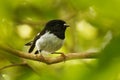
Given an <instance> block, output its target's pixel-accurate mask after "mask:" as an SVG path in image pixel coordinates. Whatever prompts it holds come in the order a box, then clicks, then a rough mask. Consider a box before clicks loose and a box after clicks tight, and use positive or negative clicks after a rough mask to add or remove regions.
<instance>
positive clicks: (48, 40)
mask: <svg viewBox="0 0 120 80" xmlns="http://www.w3.org/2000/svg"><path fill="white" fill-rule="evenodd" d="M63 42H64V40H62V39H59V38H58V37H57V36H55V35H54V34H52V33H50V32H46V33H45V34H44V35H42V36H41V37H40V39H38V40H37V41H36V48H37V49H38V50H43V51H46V52H50V53H52V52H55V51H57V50H58V49H60V48H61V47H62V45H63Z"/></svg>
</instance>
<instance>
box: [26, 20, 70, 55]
mask: <svg viewBox="0 0 120 80" xmlns="http://www.w3.org/2000/svg"><path fill="white" fill-rule="evenodd" d="M67 27H69V24H67V23H66V22H65V21H64V20H60V19H55V20H50V21H48V22H47V23H46V25H45V27H44V28H43V29H42V30H41V32H39V33H38V34H37V35H36V36H35V37H34V39H33V40H32V41H30V42H28V43H26V44H25V45H26V46H30V48H29V50H28V53H31V52H32V51H33V50H34V48H35V47H36V49H37V50H36V51H35V53H34V54H38V53H40V54H41V53H42V52H47V53H51V54H53V53H56V51H57V50H59V49H60V48H61V47H62V46H63V43H64V40H65V31H66V29H67ZM60 54H62V55H63V57H65V56H64V54H63V53H60Z"/></svg>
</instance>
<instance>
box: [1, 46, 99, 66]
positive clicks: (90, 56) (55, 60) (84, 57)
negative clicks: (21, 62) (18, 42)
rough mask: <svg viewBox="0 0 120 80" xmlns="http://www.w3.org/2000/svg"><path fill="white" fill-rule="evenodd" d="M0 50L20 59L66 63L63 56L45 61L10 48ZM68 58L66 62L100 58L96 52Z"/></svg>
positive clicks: (70, 54)
mask: <svg viewBox="0 0 120 80" xmlns="http://www.w3.org/2000/svg"><path fill="white" fill-rule="evenodd" d="M0 49H2V50H3V51H6V52H8V53H10V54H13V55H16V56H18V57H21V58H25V59H31V60H36V61H40V62H44V63H46V64H54V63H59V62H62V61H64V57H63V56H58V57H45V59H44V60H43V57H41V56H40V57H36V56H35V55H34V54H29V53H25V52H22V51H19V50H16V49H13V48H10V47H8V46H2V45H0ZM65 56H66V61H67V60H72V59H88V58H96V57H97V56H98V54H97V53H94V52H86V53H68V54H65Z"/></svg>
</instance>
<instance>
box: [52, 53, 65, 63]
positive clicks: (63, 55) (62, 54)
mask: <svg viewBox="0 0 120 80" xmlns="http://www.w3.org/2000/svg"><path fill="white" fill-rule="evenodd" d="M52 54H61V56H62V57H63V61H64V62H65V61H66V55H65V54H64V53H62V52H54V53H52Z"/></svg>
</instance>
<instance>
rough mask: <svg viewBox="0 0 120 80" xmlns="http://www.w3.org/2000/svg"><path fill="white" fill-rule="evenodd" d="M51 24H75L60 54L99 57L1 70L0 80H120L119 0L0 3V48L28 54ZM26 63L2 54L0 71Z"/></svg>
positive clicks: (9, 0)
mask: <svg viewBox="0 0 120 80" xmlns="http://www.w3.org/2000/svg"><path fill="white" fill-rule="evenodd" d="M51 19H63V20H65V21H67V22H68V23H69V24H70V26H71V27H70V28H69V29H67V31H66V41H65V45H64V46H63V47H62V49H60V51H62V52H65V53H69V52H71V53H72V52H89V51H96V52H98V53H100V56H99V59H89V60H88V59H87V60H86V59H84V60H70V61H66V62H65V63H64V62H61V63H57V64H52V65H46V64H44V63H40V62H36V61H32V60H25V61H26V62H27V64H28V65H26V66H14V67H10V68H6V69H4V70H1V71H0V80H67V79H68V80H120V63H119V62H120V46H119V45H120V42H119V41H120V31H119V30H120V27H119V25H120V23H119V21H120V1H119V0H101V1H98V0H0V33H1V34H0V45H7V46H10V47H12V48H15V49H18V50H21V51H25V52H26V51H27V48H26V47H24V44H25V43H26V42H28V41H30V40H31V39H33V36H34V35H36V34H37V33H38V32H39V31H41V29H42V28H43V27H44V24H45V23H46V22H47V21H49V20H51ZM22 61H23V59H21V58H19V57H16V56H14V55H11V54H9V53H7V52H5V51H3V50H1V49H0V68H2V67H4V66H7V65H10V64H14V63H21V62H22Z"/></svg>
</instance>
